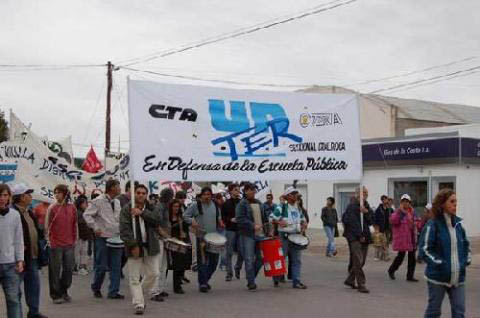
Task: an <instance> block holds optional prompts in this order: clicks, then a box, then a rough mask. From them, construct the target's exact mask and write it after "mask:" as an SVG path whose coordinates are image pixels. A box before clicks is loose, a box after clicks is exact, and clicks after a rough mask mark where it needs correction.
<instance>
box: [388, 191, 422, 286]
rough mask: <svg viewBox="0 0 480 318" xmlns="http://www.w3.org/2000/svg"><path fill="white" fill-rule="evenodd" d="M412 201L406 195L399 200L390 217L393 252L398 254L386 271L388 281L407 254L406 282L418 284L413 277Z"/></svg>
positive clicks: (414, 223)
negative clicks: (398, 204) (397, 206)
mask: <svg viewBox="0 0 480 318" xmlns="http://www.w3.org/2000/svg"><path fill="white" fill-rule="evenodd" d="M411 202H412V199H411V198H410V196H409V195H408V194H404V195H402V196H401V198H400V207H399V208H398V209H397V210H396V211H395V212H394V213H393V214H392V215H391V216H390V224H392V233H393V250H394V251H396V252H398V254H397V257H395V259H394V260H393V263H392V265H391V266H390V268H389V269H388V276H390V279H392V280H394V279H395V272H396V271H397V270H398V268H399V267H400V265H402V263H403V259H404V258H405V254H406V253H408V269H407V281H408V282H418V280H417V279H416V278H415V277H414V274H415V265H416V258H415V252H416V250H417V222H418V221H419V220H418V219H417V218H416V216H415V211H414V210H413V208H412V204H411Z"/></svg>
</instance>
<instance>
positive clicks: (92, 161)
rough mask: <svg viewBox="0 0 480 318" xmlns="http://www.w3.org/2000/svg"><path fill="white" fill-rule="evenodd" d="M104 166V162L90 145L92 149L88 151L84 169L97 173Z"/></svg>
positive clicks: (83, 165)
mask: <svg viewBox="0 0 480 318" xmlns="http://www.w3.org/2000/svg"><path fill="white" fill-rule="evenodd" d="M102 168H103V165H102V163H101V162H100V160H98V158H97V154H96V153H95V150H93V147H90V150H89V151H88V153H87V157H86V158H85V161H83V164H82V169H83V170H84V171H86V172H90V173H97V172H99V171H100V170H101V169H102Z"/></svg>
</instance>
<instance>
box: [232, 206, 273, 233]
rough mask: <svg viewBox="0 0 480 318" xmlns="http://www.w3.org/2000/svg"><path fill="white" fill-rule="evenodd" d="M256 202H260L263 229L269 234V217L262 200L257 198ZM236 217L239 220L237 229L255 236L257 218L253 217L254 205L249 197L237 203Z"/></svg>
mask: <svg viewBox="0 0 480 318" xmlns="http://www.w3.org/2000/svg"><path fill="white" fill-rule="evenodd" d="M254 203H258V204H259V206H260V212H261V214H262V223H263V225H264V226H263V229H264V231H265V233H266V234H268V217H267V216H266V215H265V210H264V209H263V205H262V202H260V201H258V200H255V202H254ZM235 219H236V221H237V230H238V232H239V233H240V234H241V235H245V236H250V237H252V238H253V237H255V220H254V218H253V211H252V207H251V206H250V202H248V200H247V199H242V200H240V202H239V203H238V204H237V207H236V209H235Z"/></svg>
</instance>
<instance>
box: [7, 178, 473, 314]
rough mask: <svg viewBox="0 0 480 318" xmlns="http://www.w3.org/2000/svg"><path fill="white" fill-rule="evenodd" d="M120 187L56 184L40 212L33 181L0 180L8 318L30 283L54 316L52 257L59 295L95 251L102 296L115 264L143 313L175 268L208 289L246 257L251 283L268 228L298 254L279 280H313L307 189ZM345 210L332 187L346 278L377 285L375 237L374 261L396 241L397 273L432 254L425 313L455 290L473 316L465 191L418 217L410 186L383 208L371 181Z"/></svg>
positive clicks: (326, 221) (250, 284)
mask: <svg viewBox="0 0 480 318" xmlns="http://www.w3.org/2000/svg"><path fill="white" fill-rule="evenodd" d="M131 186H133V189H132V188H131ZM241 189H243V195H242V191H241ZM121 190H122V189H121V188H120V183H119V182H118V181H117V180H108V181H107V182H106V185H105V192H104V194H101V195H92V197H91V198H87V197H85V196H79V197H77V198H75V200H74V201H73V198H71V194H70V192H69V189H68V187H67V186H65V185H58V186H56V187H55V189H54V195H55V202H54V203H52V204H50V205H46V204H44V203H41V204H39V205H37V207H35V209H34V210H32V209H31V204H32V192H33V190H32V189H30V188H28V186H26V185H24V184H15V185H13V186H12V188H10V187H9V186H8V185H6V184H0V284H1V285H2V287H3V290H4V294H5V299H6V304H7V316H8V318H21V317H23V313H22V303H21V300H22V291H21V285H22V282H23V293H24V295H25V297H24V298H25V303H26V305H27V307H28V314H27V317H28V318H47V316H46V315H44V314H43V313H41V311H40V285H41V280H40V275H39V270H40V269H41V268H42V267H48V284H49V293H50V297H51V299H52V302H53V303H54V304H62V303H68V302H71V301H72V298H71V296H70V295H69V292H68V291H69V289H70V287H71V284H72V276H73V275H74V274H80V275H88V274H89V272H90V271H89V259H90V257H92V256H93V271H92V282H91V286H90V287H91V292H92V295H93V297H95V298H103V297H104V296H103V293H102V288H103V283H104V280H105V277H106V275H107V274H108V275H109V285H108V289H107V290H108V291H107V294H106V297H107V298H108V299H112V300H122V299H124V298H125V296H124V295H122V294H121V293H120V284H121V280H122V278H123V275H124V273H125V277H126V278H127V281H128V285H129V288H130V294H131V297H132V304H133V307H134V313H135V314H137V315H142V314H144V312H145V307H146V306H145V304H146V301H145V298H148V299H150V300H151V301H155V302H163V301H165V300H166V299H167V298H168V296H169V294H168V292H167V277H168V273H169V272H171V276H172V280H173V292H174V293H176V294H185V290H184V289H183V288H182V285H183V284H188V283H190V281H189V279H187V277H186V276H185V272H186V271H188V270H193V271H196V272H197V280H198V289H199V291H200V292H201V293H208V292H209V291H210V290H211V289H212V286H211V285H210V280H211V278H212V276H213V275H214V273H215V272H216V270H217V268H218V267H219V264H220V267H221V268H224V270H225V273H226V276H225V280H226V281H227V282H230V281H232V280H233V279H234V278H235V279H240V278H241V270H242V267H244V273H245V279H246V283H247V285H246V287H247V289H248V290H252V291H253V290H255V289H257V285H256V283H255V280H256V277H257V275H258V273H259V271H260V269H261V268H262V266H263V265H264V264H263V260H262V253H261V251H260V246H259V242H261V241H262V240H266V239H269V238H278V240H279V241H280V246H281V249H282V252H283V255H285V257H286V258H287V260H288V274H287V275H279V276H274V277H273V279H272V283H273V286H274V287H279V286H280V284H284V283H286V281H287V280H291V282H292V287H293V288H295V289H307V286H306V285H305V284H304V283H303V281H302V275H301V273H302V251H303V249H304V247H299V246H300V245H299V244H303V243H297V242H295V240H293V238H294V237H295V236H298V235H300V236H305V235H306V230H307V227H308V223H309V216H308V212H307V211H306V209H305V208H304V207H303V202H302V201H301V200H302V198H301V195H300V194H299V192H298V190H297V189H295V188H293V187H292V188H288V189H287V190H286V191H285V192H284V194H283V195H282V196H281V197H280V198H279V203H278V204H276V203H274V197H273V195H272V194H271V193H270V194H268V195H267V196H266V199H267V200H266V202H261V201H259V200H258V199H257V198H256V191H257V190H256V187H255V186H254V185H253V184H251V183H244V184H242V186H240V185H239V184H236V183H232V184H229V185H228V191H227V193H213V191H212V189H211V188H209V187H204V188H202V189H201V192H200V194H198V196H197V198H196V200H195V201H193V202H192V203H191V204H189V205H188V206H187V205H186V199H187V195H186V193H185V192H183V191H178V192H177V193H174V192H173V191H172V190H171V189H170V188H166V189H163V190H162V191H161V192H160V195H159V196H157V195H152V194H149V193H148V192H149V191H148V188H147V187H146V186H145V185H143V184H139V183H137V182H135V183H134V184H133V185H131V184H130V182H128V183H127V184H126V186H125V188H124V193H121ZM132 201H133V202H132ZM341 212H343V213H341V218H339V213H338V212H337V210H336V208H335V199H334V198H333V197H329V198H327V202H326V206H325V207H324V208H323V209H322V211H321V220H322V222H323V226H324V230H325V234H326V237H327V240H328V243H327V247H326V256H327V257H336V256H337V250H336V246H335V237H338V236H339V235H340V231H339V226H338V225H339V224H342V225H343V236H344V237H345V238H346V240H347V242H348V247H349V252H350V257H349V264H348V276H347V278H346V280H345V282H344V284H345V285H346V286H348V287H349V288H353V289H356V290H358V292H361V293H369V290H368V289H367V286H366V275H365V273H364V270H363V268H364V265H365V263H366V260H367V255H368V249H369V245H370V244H372V243H373V245H374V247H375V258H374V259H375V260H376V261H385V262H389V261H390V257H389V250H390V245H391V247H392V249H393V251H395V252H397V255H396V257H395V258H394V259H393V262H392V263H391V265H390V266H389V268H388V270H387V275H388V277H390V279H392V280H395V279H396V276H395V273H396V272H397V270H398V269H399V267H400V266H401V265H402V263H403V260H404V258H405V256H407V258H408V268H407V276H406V280H407V281H408V282H412V283H414V282H418V280H417V279H416V278H415V267H416V263H417V261H418V262H425V263H426V270H425V275H426V278H427V282H428V306H427V309H426V312H425V317H427V318H430V317H440V315H441V305H442V302H443V299H444V297H445V294H448V296H449V299H450V303H451V311H452V317H455V318H457V317H464V316H465V288H464V284H465V269H466V267H467V266H468V265H469V264H470V262H471V259H470V246H469V242H468V239H467V236H466V233H465V229H464V227H463V225H462V220H461V219H460V218H459V217H458V216H456V194H455V192H453V191H452V190H441V191H440V192H439V193H438V194H437V195H436V197H435V199H434V200H433V204H428V205H427V206H426V207H425V213H424V214H423V216H422V217H421V218H419V217H417V214H416V213H415V210H414V209H413V206H412V198H411V197H410V196H409V195H408V194H404V195H402V196H401V198H400V201H399V206H398V208H396V209H395V208H394V207H393V200H392V199H391V198H388V197H387V196H385V195H384V196H382V197H381V202H380V204H379V205H378V207H377V208H376V210H375V211H373V209H372V208H371V206H370V204H369V203H368V190H367V189H366V187H362V188H359V189H357V191H356V194H355V196H354V197H353V198H352V200H351V202H350V204H349V205H348V207H347V208H346V210H345V211H341ZM305 240H306V241H307V243H306V244H308V239H307V238H305ZM417 251H418V254H419V255H418V259H417ZM285 276H286V277H285Z"/></svg>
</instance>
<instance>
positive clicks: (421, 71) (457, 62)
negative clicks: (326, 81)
mask: <svg viewBox="0 0 480 318" xmlns="http://www.w3.org/2000/svg"><path fill="white" fill-rule="evenodd" d="M479 57H480V56H470V57H467V58H463V59H460V60H455V61H452V62H448V63H445V64H440V65H434V66H430V67H427V68H423V69H420V70H416V71H410V72H407V73H401V74H397V75H393V76H387V77H382V78H378V79H373V80H366V81H362V82H358V83H353V84H349V85H346V86H345V87H346V88H349V87H352V86H359V85H366V84H371V83H377V82H383V81H389V80H392V79H396V78H402V77H407V76H411V75H415V74H419V73H424V72H428V71H432V70H435V69H439V68H443V67H448V66H452V65H455V64H459V63H464V62H468V61H472V60H475V59H478V58H479Z"/></svg>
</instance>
